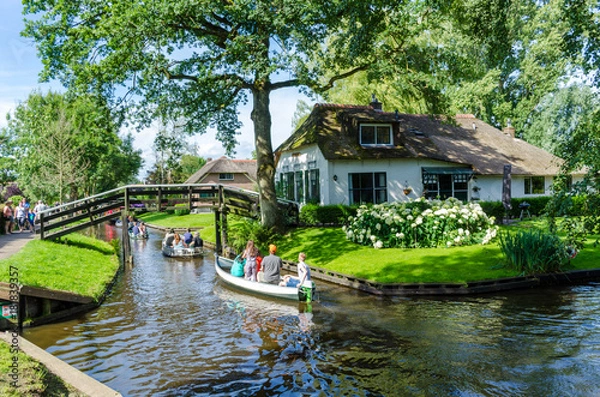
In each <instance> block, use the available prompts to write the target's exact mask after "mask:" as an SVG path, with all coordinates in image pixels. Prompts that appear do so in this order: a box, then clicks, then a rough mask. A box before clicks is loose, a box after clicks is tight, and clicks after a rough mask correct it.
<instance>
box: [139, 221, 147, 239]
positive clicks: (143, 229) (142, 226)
mask: <svg viewBox="0 0 600 397" xmlns="http://www.w3.org/2000/svg"><path fill="white" fill-rule="evenodd" d="M139 228H140V234H141V235H142V236H147V235H148V230H147V229H146V224H145V223H144V222H140V226H139Z"/></svg>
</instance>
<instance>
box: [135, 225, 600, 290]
mask: <svg viewBox="0 0 600 397" xmlns="http://www.w3.org/2000/svg"><path fill="white" fill-rule="evenodd" d="M143 219H144V220H145V221H146V222H148V223H154V219H156V220H157V221H159V222H160V223H159V225H161V226H165V227H203V228H204V229H203V231H202V238H203V239H205V240H206V241H212V242H214V241H215V240H214V236H215V232H214V230H215V229H214V214H199V215H185V216H174V215H167V214H155V215H153V214H152V213H148V214H146V216H145V217H144V218H143ZM238 222H241V220H239V219H236V218H234V217H231V219H230V221H229V228H230V230H232V229H234V228H235V226H236V224H237V223H238ZM526 228H541V229H543V230H546V229H547V225H546V223H545V220H543V219H541V218H537V219H535V220H528V221H523V222H519V223H516V224H513V225H511V226H502V227H501V230H503V231H504V230H518V229H526ZM599 237H600V236H590V238H588V240H587V242H586V245H585V248H584V250H583V251H581V252H580V253H579V255H577V257H576V258H575V259H573V260H572V261H571V265H570V266H569V267H568V268H565V269H564V270H577V269H595V268H600V247H595V246H594V242H595V241H596V240H597V239H598V238H599ZM274 243H275V244H277V246H278V252H277V253H278V255H279V256H281V257H282V258H283V259H287V260H290V261H296V260H297V258H298V253H300V252H302V251H303V252H305V253H306V255H307V259H306V262H307V263H308V264H309V265H311V266H316V267H320V268H324V269H329V270H333V271H336V272H339V273H344V274H348V275H354V276H356V277H360V278H364V279H368V280H371V281H375V282H382V283H418V282H445V283H450V282H452V283H465V282H468V281H478V280H488V279H496V278H502V277H513V276H517V275H518V274H517V273H516V272H515V271H512V270H509V269H505V268H503V267H502V266H500V265H501V262H502V259H503V256H502V254H501V252H500V248H499V247H498V245H497V244H496V243H492V244H489V245H485V246H482V245H474V246H468V247H452V248H421V249H403V248H388V249H379V250H376V249H374V248H371V247H366V246H361V245H357V244H355V243H352V242H350V241H348V240H346V237H345V233H344V232H343V231H342V229H341V228H340V227H336V228H298V229H295V230H293V231H291V232H290V233H288V234H287V235H285V236H282V237H280V238H279V239H278V241H274ZM259 248H260V250H261V252H262V253H263V254H264V253H265V252H267V247H266V246H264V247H262V246H261V247H259Z"/></svg>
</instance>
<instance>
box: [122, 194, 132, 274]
mask: <svg viewBox="0 0 600 397" xmlns="http://www.w3.org/2000/svg"><path fill="white" fill-rule="evenodd" d="M123 194H124V200H123V201H124V205H125V208H124V210H123V213H122V214H121V241H122V243H123V244H122V245H123V261H125V263H130V262H131V242H130V241H129V230H128V226H129V225H128V222H127V221H128V219H127V214H128V213H129V190H128V188H125V191H124V193H123Z"/></svg>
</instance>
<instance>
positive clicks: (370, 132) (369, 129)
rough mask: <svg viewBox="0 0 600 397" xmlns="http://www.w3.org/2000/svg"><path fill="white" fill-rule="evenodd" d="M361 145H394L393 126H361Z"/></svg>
mask: <svg viewBox="0 0 600 397" xmlns="http://www.w3.org/2000/svg"><path fill="white" fill-rule="evenodd" d="M360 144H361V145H372V146H382V145H392V125H391V124H361V125H360Z"/></svg>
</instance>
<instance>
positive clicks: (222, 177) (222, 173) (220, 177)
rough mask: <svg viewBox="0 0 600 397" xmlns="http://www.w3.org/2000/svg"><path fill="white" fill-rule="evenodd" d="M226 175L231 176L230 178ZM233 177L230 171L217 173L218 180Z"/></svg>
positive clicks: (232, 178) (229, 179)
mask: <svg viewBox="0 0 600 397" xmlns="http://www.w3.org/2000/svg"><path fill="white" fill-rule="evenodd" d="M228 176H231V178H228ZM234 179H235V176H234V175H233V173H232V172H221V173H219V180H220V181H233V180H234Z"/></svg>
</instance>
